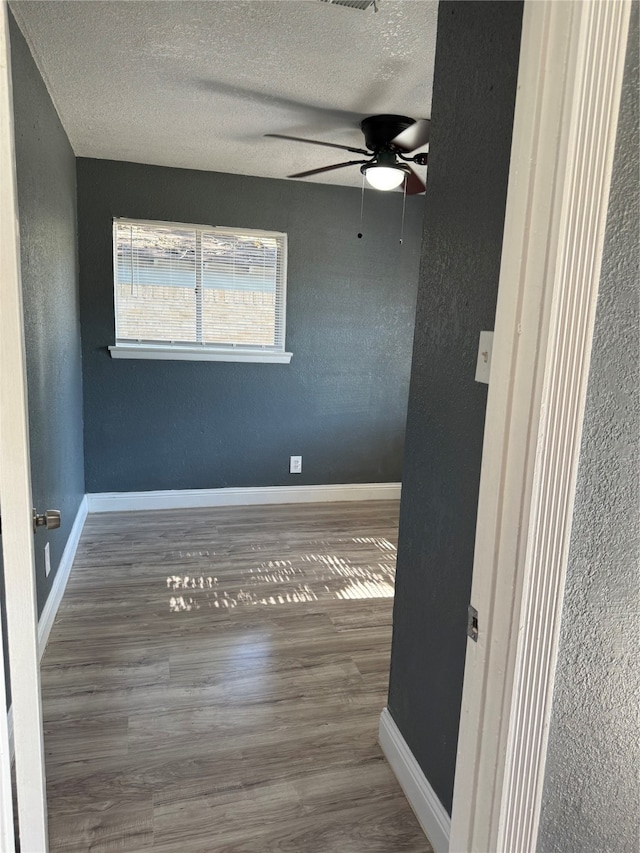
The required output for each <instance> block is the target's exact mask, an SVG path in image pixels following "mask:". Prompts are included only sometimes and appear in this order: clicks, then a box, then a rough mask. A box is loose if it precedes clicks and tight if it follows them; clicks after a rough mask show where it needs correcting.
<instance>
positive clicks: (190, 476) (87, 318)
mask: <svg viewBox="0 0 640 853" xmlns="http://www.w3.org/2000/svg"><path fill="white" fill-rule="evenodd" d="M77 168H78V208H79V210H78V212H79V218H78V222H79V244H80V279H81V314H82V344H83V365H84V401H85V409H84V413H85V459H86V483H87V491H88V492H103V491H128V490H148V489H185V488H215V487H222V486H261V485H282V484H285V485H286V484H293V485H299V484H305V483H336V482H337V483H351V482H369V481H381V482H384V481H394V480H399V479H400V468H401V459H402V446H403V436H404V426H405V417H406V404H407V394H408V384H409V370H410V360H411V340H412V331H413V320H414V312H415V298H416V290H417V280H418V261H419V250H420V235H421V226H422V212H423V207H424V197H422V196H421V197H415V198H410V199H408V200H407V219H406V224H405V240H404V244H403V245H402V246H400V245H399V240H398V238H399V231H400V217H401V211H402V196H401V195H400V194H399V193H392V194H382V193H376V192H374V191H371V192H367V194H366V197H365V226H364V238H363V239H362V240H359V239H358V238H357V233H358V231H359V230H360V191H359V190H355V189H349V188H344V187H330V186H322V185H317V184H305V183H304V182H301V181H297V182H294V181H278V180H269V179H264V178H252V177H244V176H240V175H225V174H218V173H211V172H198V171H188V170H181V169H169V168H162V167H157V166H145V165H138V164H134V163H120V162H109V161H103V160H87V159H79V160H78V164H77ZM114 216H129V217H134V218H145V219H161V220H162V219H164V220H173V221H177V222H196V223H204V224H207V223H208V224H214V225H215V224H217V225H229V226H241V227H246V228H263V229H267V230H273V231H285V232H287V233H288V235H289V241H288V242H289V265H288V296H287V341H286V345H287V349H289V350H291V351H292V352H293V359H292V361H291V364H290V365H279V364H228V363H223V362H171V361H142V360H139V361H123V360H113V359H112V358H111V357H110V356H109V354H108V352H107V349H106V348H107V346H108V345H109V344H112V343H113V342H114V318H113V278H112V276H113V272H112V247H111V220H112V217H114ZM291 454H296V455H297V454H302V456H303V473H302V475H290V474H289V473H288V471H289V468H288V465H289V456H290V455H291Z"/></svg>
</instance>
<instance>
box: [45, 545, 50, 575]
mask: <svg viewBox="0 0 640 853" xmlns="http://www.w3.org/2000/svg"><path fill="white" fill-rule="evenodd" d="M50 571H51V551H50V550H49V543H48V542H47V544H46V545H45V546H44V576H45V577H46V578H48V577H49V572H50Z"/></svg>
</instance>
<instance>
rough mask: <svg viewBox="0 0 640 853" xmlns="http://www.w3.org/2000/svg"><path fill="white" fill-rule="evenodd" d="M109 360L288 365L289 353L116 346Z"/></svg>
mask: <svg viewBox="0 0 640 853" xmlns="http://www.w3.org/2000/svg"><path fill="white" fill-rule="evenodd" d="M109 352H110V353H111V358H145V359H156V360H159V361H245V362H255V363H271V364H289V362H290V361H291V355H292V353H290V352H272V351H269V350H258V349H256V350H242V349H216V348H215V347H198V346H194V347H190V346H169V345H167V346H162V345H153V344H116V346H113V347H109Z"/></svg>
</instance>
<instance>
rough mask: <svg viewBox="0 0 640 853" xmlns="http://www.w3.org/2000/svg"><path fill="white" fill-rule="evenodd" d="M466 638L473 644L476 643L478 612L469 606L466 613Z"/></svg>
mask: <svg viewBox="0 0 640 853" xmlns="http://www.w3.org/2000/svg"><path fill="white" fill-rule="evenodd" d="M467 637H469V638H470V639H472V640H473V642H474V643H477V642H478V611H477V610H476V609H475V607H472V606H471V605H469V610H468V612H467Z"/></svg>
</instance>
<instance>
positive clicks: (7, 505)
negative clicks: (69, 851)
mask: <svg viewBox="0 0 640 853" xmlns="http://www.w3.org/2000/svg"><path fill="white" fill-rule="evenodd" d="M10 56H11V53H10V45H9V19H8V11H7V3H6V0H0V508H1V512H2V552H3V556H4V579H5V592H6V610H7V627H8V634H9V666H10V669H11V701H12V707H13V726H14V745H15V761H16V793H17V799H18V820H19V826H20V845H21V849H22V850H23V851H25V853H46V851H47V850H48V849H49V848H48V840H47V801H46V785H45V766H44V744H43V736H42V707H41V699H40V661H39V656H38V610H37V603H36V584H35V568H34V546H33V521H32V509H33V503H32V499H31V468H30V463H29V420H28V412H27V380H26V367H25V351H24V329H23V314H22V287H21V279H20V239H19V232H18V201H17V187H16V164H15V149H14V126H13V98H12V86H11V61H10ZM0 701H2V697H1V696H0ZM4 716H5V715H3V714H0V757H1V758H2V762H3V763H2V767H1V770H2V778H1V779H0V782H1V784H2V796H3V800H2V810H1V811H2V818H3V821H4V820H5V808H6V806H7V803H6V789H5V787H4V779H5V773H6V767H5V760H4V759H5V758H6V754H7V753H8V749H7V747H8V744H6V743H5V742H4V728H5V724H4V723H2V722H1V719H2V718H3V717H4ZM5 749H7V752H5ZM9 808H10V790H9ZM12 824H13V818H11V833H12V832H13V826H12ZM4 831H5V833H7V830H4ZM1 849H2V850H3V851H5V850H6V851H11V850H13V849H14V847H13V844H12V842H10V837H9V835H8V834H5V837H4V838H3V840H2V848H1Z"/></svg>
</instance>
